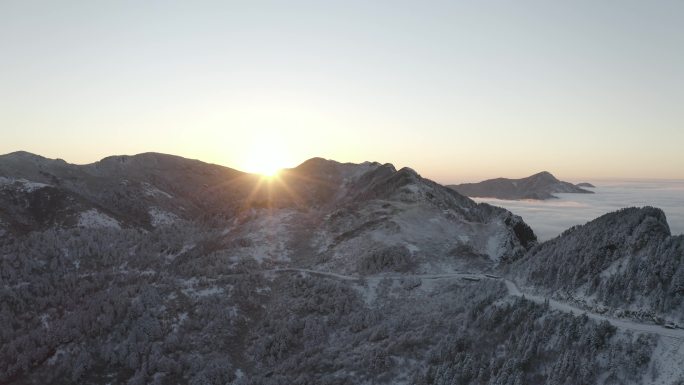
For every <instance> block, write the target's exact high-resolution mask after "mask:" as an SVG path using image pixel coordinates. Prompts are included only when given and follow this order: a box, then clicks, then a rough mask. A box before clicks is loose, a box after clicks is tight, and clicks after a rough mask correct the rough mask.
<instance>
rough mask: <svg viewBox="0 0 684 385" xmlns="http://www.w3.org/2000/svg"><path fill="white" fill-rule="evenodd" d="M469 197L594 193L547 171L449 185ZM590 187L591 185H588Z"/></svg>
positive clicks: (551, 195) (534, 197)
mask: <svg viewBox="0 0 684 385" xmlns="http://www.w3.org/2000/svg"><path fill="white" fill-rule="evenodd" d="M447 187H449V188H451V189H454V190H456V191H458V192H459V193H461V194H463V195H466V196H469V197H480V198H498V199H511V200H516V199H539V200H543V199H552V198H556V196H554V195H553V194H555V193H578V194H592V193H593V191H589V190H585V189H583V188H581V186H579V185H574V184H572V183H569V182H563V181H560V180H558V179H556V177H554V176H553V175H551V173H549V172H547V171H542V172H540V173H538V174H534V175H532V176H528V177H527V178H522V179H507V178H496V179H489V180H485V181H482V182H479V183H463V184H457V185H447ZM586 187H590V186H586Z"/></svg>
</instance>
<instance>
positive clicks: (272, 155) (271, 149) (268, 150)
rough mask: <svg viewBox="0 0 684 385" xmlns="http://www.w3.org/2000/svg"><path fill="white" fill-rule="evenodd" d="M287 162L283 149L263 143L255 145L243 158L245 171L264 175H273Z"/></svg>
mask: <svg viewBox="0 0 684 385" xmlns="http://www.w3.org/2000/svg"><path fill="white" fill-rule="evenodd" d="M286 163H287V161H286V159H285V155H284V154H283V151H282V149H281V148H279V147H278V146H275V145H272V144H266V143H263V144H261V145H258V146H255V148H253V149H252V150H251V151H250V152H249V154H248V156H247V159H246V160H245V167H244V169H245V171H247V172H250V173H254V174H260V175H263V176H265V177H269V178H270V177H274V176H276V175H278V172H279V171H280V170H282V169H283V168H285V164H286Z"/></svg>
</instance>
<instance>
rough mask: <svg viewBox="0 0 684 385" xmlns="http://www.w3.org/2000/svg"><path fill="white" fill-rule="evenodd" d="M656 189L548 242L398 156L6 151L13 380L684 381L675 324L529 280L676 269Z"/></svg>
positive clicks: (4, 220) (6, 371) (3, 299)
mask: <svg viewBox="0 0 684 385" xmlns="http://www.w3.org/2000/svg"><path fill="white" fill-rule="evenodd" d="M644 210H646V211H644V213H643V214H634V215H631V214H630V215H626V216H625V218H622V217H621V215H623V214H625V212H623V213H617V214H611V215H613V216H614V217H613V216H607V218H609V219H599V220H597V223H599V224H598V225H595V226H589V225H587V226H588V227H587V229H586V230H583V229H582V228H577V229H573V230H569V231H568V234H569V235H567V234H566V235H564V237H565V238H559V240H554V241H550V242H546V243H543V244H541V245H538V244H537V241H536V237H535V236H534V233H533V231H532V229H530V228H529V226H527V225H526V224H525V222H524V221H523V220H522V219H521V218H519V217H517V216H515V215H513V214H511V213H510V212H508V211H506V210H504V209H501V208H497V207H494V206H491V205H487V204H477V203H475V202H474V201H472V200H471V199H469V198H467V197H464V196H462V195H460V194H459V193H457V192H455V191H453V190H451V189H449V188H446V187H444V186H441V185H439V184H437V183H434V182H432V181H430V180H427V179H425V178H422V177H421V176H420V175H418V174H417V173H416V172H415V171H413V170H411V169H409V168H403V169H400V170H396V169H395V168H394V167H393V166H392V165H391V164H380V163H372V162H366V163H362V164H349V163H338V162H335V161H331V160H325V159H320V158H314V159H310V160H308V161H306V162H304V163H303V164H301V165H299V166H298V167H295V168H292V169H288V170H284V171H282V172H281V173H280V174H279V176H278V177H277V178H272V179H268V178H262V177H260V176H258V175H251V174H246V173H242V172H239V171H236V170H232V169H229V168H225V167H222V166H217V165H211V164H206V163H203V162H200V161H195V160H188V159H184V158H180V157H175V156H170V155H163V154H153V153H149V154H140V155H135V156H116V157H109V158H105V159H103V160H102V161H100V162H96V163H93V164H90V165H71V164H68V163H66V162H64V161H61V160H52V159H46V158H42V157H40V156H36V155H32V154H28V153H13V154H8V155H5V156H0V325H3V327H2V328H0V383H2V384H30V383H53V384H67V383H89V384H90V383H92V384H119V383H125V384H146V383H149V384H191V385H195V384H197V385H199V384H202V385H204V384H231V385H246V384H254V385H281V384H336V385H346V384H369V385H370V384H417V385H427V384H439V385H446V384H455V383H457V384H474V385H475V384H477V385H483V384H489V385H495V384H496V385H498V384H506V385H509V384H510V385H519V384H661V383H663V384H677V381H679V380H682V379H684V370H682V368H684V354H681V353H680V351H679V350H680V345H678V344H677V343H673V341H678V339H679V338H682V337H684V332H683V331H681V330H677V329H667V328H665V327H663V326H657V325H655V324H654V323H653V322H652V321H650V320H649V321H648V322H649V323H639V322H641V321H635V320H631V321H625V320H621V321H620V322H615V320H614V319H613V318H610V317H608V316H605V315H601V314H598V310H595V309H589V310H588V311H590V312H593V313H590V314H591V316H586V315H583V316H577V315H576V314H573V312H575V313H576V309H577V308H578V307H581V306H580V305H577V304H575V303H572V304H571V303H569V302H563V300H562V299H561V300H558V301H554V302H552V303H551V302H548V301H546V300H545V298H544V296H543V295H535V296H533V295H532V294H533V292H532V291H530V290H537V291H539V292H541V291H545V292H548V293H557V292H558V290H556V287H562V288H563V290H565V289H567V290H574V292H578V290H580V289H582V290H584V289H583V288H585V287H586V285H585V286H582V285H583V282H585V281H586V280H589V281H591V282H592V284H593V282H598V284H597V285H598V286H597V287H599V288H601V287H604V286H605V285H608V286H609V287H611V288H612V287H618V286H619V284H618V283H616V282H618V281H619V282H626V280H629V279H632V278H634V277H635V275H634V273H633V272H637V273H636V274H637V275H636V277H637V278H638V279H641V278H643V277H642V276H641V275H638V274H639V271H640V270H639V269H640V268H641V267H642V266H643V265H644V264H649V263H650V261H651V259H649V258H651V255H655V256H656V257H653V260H654V261H657V263H655V264H654V266H655V267H653V270H652V271H650V270H649V273H648V274H647V275H646V277H659V278H660V279H661V280H662V281H663V282H664V281H665V280H669V279H674V276H677V274H679V273H678V271H679V270H677V269H679V267H678V266H679V265H678V264H677V263H675V262H674V260H673V259H672V258H670V257H668V255H670V254H672V253H675V254H676V253H678V252H679V251H678V250H681V245H680V243H681V237H679V238H677V237H670V236H669V233H668V231H667V225H666V224H665V222H664V218H663V217H662V215H661V214H662V213H659V212H658V211H657V210H655V209H644ZM637 212H641V211H638V210H637ZM611 218H612V219H611ZM573 234H574V235H573ZM678 242H679V243H678ZM677 245H680V246H677ZM604 246H605V247H604ZM601 247H604V248H603V249H601ZM596 250H599V251H596ZM556 252H557V253H558V254H557V255H556V254H555V253H556ZM599 252H600V254H596V253H599ZM601 253H602V254H601ZM623 255H628V257H624V256H623ZM594 257H596V258H594ZM632 259H633V260H634V262H632ZM618 260H624V261H627V260H629V263H627V264H626V265H625V266H626V267H624V268H623V267H619V266H618V267H615V266H616V265H615V261H618ZM568 261H572V262H571V263H572V264H573V266H572V267H566V266H565V264H567V263H568ZM586 261H594V262H591V263H588V262H587V263H588V264H586V263H585V262H586ZM609 261H611V262H609ZM677 261H678V260H677ZM668 264H669V265H668ZM665 265H667V266H670V267H667V268H665ZM606 266H607V267H606ZM673 266H674V267H673ZM599 267H600V269H599ZM671 268H674V269H675V271H676V272H677V273H676V274H674V275H673V276H672V277H671V276H670V275H668V274H669V273H668V272H669V271H671ZM544 269H548V271H547V270H544ZM575 269H576V270H575ZM592 269H597V271H600V272H601V273H596V272H594V271H593V270H592ZM508 270H510V272H509V273H510V276H507V277H502V276H501V275H502V274H503V273H505V272H506V271H508ZM623 270H624V271H623ZM615 271H620V272H623V273H624V274H623V275H615V274H614V276H615V277H616V280H617V281H615V282H614V281H612V280H611V279H612V278H611V279H608V278H609V277H608V275H609V274H613V273H614V272H615ZM627 272H629V274H627ZM547 273H548V275H549V277H555V281H553V280H550V278H549V279H547V277H542V275H543V274H547ZM604 273H605V274H604ZM597 274H598V278H596V276H597ZM602 274H603V275H602ZM621 274H622V273H621ZM514 277H518V278H514ZM569 277H577V278H576V279H575V278H573V279H574V280H573V281H572V285H566V286H554V285H558V282H561V281H564V280H567V279H569ZM515 279H519V280H520V281H519V282H518V283H520V284H521V285H520V287H518V286H517V285H516V282H515ZM606 282H607V283H606ZM672 282H676V281H672ZM655 283H657V280H651V279H646V280H641V281H638V282H635V283H634V284H635V285H638V286H637V287H635V288H633V290H631V291H630V292H636V291H637V290H639V289H643V293H645V294H646V295H648V296H649V297H648V298H659V297H658V295H659V294H658V290H659V289H656V290H655V291H651V292H649V291H648V290H647V289H648V288H651V287H652V286H653V285H654V284H655ZM523 284H524V285H523ZM601 285H604V286H601ZM662 285H663V286H662V287H663V288H665V286H666V285H665V284H664V283H662ZM608 286H606V287H608ZM675 287H676V285H674V283H669V284H667V288H669V289H668V290H670V291H672V290H674V289H672V288H675ZM577 288H580V289H577ZM559 290H560V289H559ZM601 290H602V289H601ZM663 290H664V289H663ZM597 291H598V289H597ZM675 292H676V290H675ZM583 293H584V294H587V295H588V292H586V291H585V292H583ZM616 293H617V292H616ZM526 294H528V295H529V296H528V297H527V298H526V297H525V295H526ZM677 295H679V294H677ZM610 298H613V297H610ZM616 298H617V297H616ZM674 298H678V297H674ZM566 299H567V298H566ZM633 303H637V302H633ZM679 303H680V302H676V301H674V302H669V303H668V304H662V306H664V308H666V307H667V306H673V307H672V308H671V309H673V311H680V310H679V309H681V307H677V306H680V305H678V304H679ZM668 314H670V313H668ZM644 322H645V321H644Z"/></svg>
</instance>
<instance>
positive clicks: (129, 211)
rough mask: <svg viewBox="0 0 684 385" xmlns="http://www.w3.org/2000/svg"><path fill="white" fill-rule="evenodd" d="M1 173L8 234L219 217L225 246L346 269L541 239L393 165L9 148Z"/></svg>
mask: <svg viewBox="0 0 684 385" xmlns="http://www.w3.org/2000/svg"><path fill="white" fill-rule="evenodd" d="M0 176H2V178H3V179H2V181H3V182H2V187H0V199H3V201H2V202H1V203H3V204H2V206H0V207H1V208H2V211H0V220H2V223H4V224H5V225H4V227H5V230H6V231H12V230H14V231H21V230H24V231H26V230H33V229H45V228H48V227H50V226H56V227H69V226H80V227H84V226H89V227H93V226H95V227H97V226H105V227H141V228H146V229H150V228H152V227H154V226H158V225H160V224H169V223H172V222H174V221H179V220H186V221H203V222H210V221H211V220H221V221H228V222H229V223H231V224H232V226H229V228H227V229H226V235H225V237H224V239H222V240H221V242H222V244H225V245H230V244H240V245H243V246H242V247H240V248H237V249H236V251H235V253H236V254H239V255H245V254H247V255H250V256H252V257H254V258H255V259H257V260H264V259H272V260H276V261H288V260H290V259H295V260H297V261H298V262H299V263H300V264H307V265H311V264H314V263H315V264H323V265H326V266H329V267H330V268H333V267H334V268H336V269H341V270H344V271H349V270H350V269H351V270H357V269H361V267H360V265H357V264H365V265H368V266H370V265H373V266H375V267H372V268H371V269H389V270H392V269H393V268H394V267H393V266H394V264H395V263H396V264H397V266H398V265H402V266H403V267H401V268H402V269H404V268H409V267H411V268H418V267H419V266H423V265H424V267H425V268H428V269H432V270H434V269H440V268H441V267H440V264H442V263H443V264H445V266H449V265H455V264H458V263H461V262H463V261H467V262H468V263H470V262H472V263H476V264H477V263H480V264H482V263H485V264H486V263H487V262H488V261H489V260H494V261H499V260H512V259H515V258H518V257H520V256H521V255H522V254H523V253H524V252H525V250H526V249H527V248H529V247H530V246H532V245H533V244H534V243H535V236H534V233H533V232H532V231H531V230H530V229H529V227H528V226H527V225H526V224H525V223H524V222H523V221H522V220H521V219H520V218H519V217H517V216H515V215H512V214H511V213H510V212H508V211H506V210H503V209H500V208H496V207H493V206H489V205H487V204H477V203H475V202H473V201H472V200H470V199H468V198H466V197H463V196H461V195H459V194H457V193H455V192H453V191H451V190H449V189H446V188H444V187H443V186H441V185H438V184H436V183H434V182H432V181H429V180H426V179H424V178H421V177H420V176H419V175H418V174H417V173H416V172H415V171H413V170H411V169H408V168H404V169H401V170H398V171H397V170H396V169H395V168H394V166H392V165H390V164H384V165H382V164H379V163H370V162H367V163H363V164H341V163H338V162H335V161H329V160H324V159H320V158H314V159H310V160H308V161H306V162H304V163H303V164H301V165H300V166H298V167H295V168H293V169H288V170H284V171H282V172H281V173H280V175H279V177H278V178H274V179H264V178H261V177H259V176H257V175H250V174H246V173H242V172H239V171H236V170H232V169H229V168H226V167H222V166H217V165H212V164H206V163H203V162H200V161H195V160H189V159H184V158H180V157H175V156H170V155H163V154H155V153H147V154H140V155H135V156H113V157H108V158H105V159H103V160H101V161H99V162H96V163H93V164H89V165H72V164H68V163H65V162H64V161H61V160H51V159H46V158H42V157H40V156H37V155H32V154H28V153H13V154H9V155H5V156H2V157H0ZM236 240H237V241H236ZM264 245H268V246H264ZM397 245H400V246H397ZM388 250H391V251H388ZM350 258H352V259H353V260H354V262H353V263H352V262H351V261H349V259H350ZM378 258H379V259H382V262H378V261H375V260H374V259H378ZM357 260H358V261H357ZM395 260H396V261H395ZM361 261H365V262H361ZM376 265H377V266H376ZM404 265H405V266H404Z"/></svg>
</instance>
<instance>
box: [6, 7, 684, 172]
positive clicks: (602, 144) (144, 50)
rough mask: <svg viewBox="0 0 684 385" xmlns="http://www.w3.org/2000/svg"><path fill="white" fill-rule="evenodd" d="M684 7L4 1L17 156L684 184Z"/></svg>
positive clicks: (11, 130) (10, 129)
mask: <svg viewBox="0 0 684 385" xmlns="http://www.w3.org/2000/svg"><path fill="white" fill-rule="evenodd" d="M683 20H684V1H681V0H677V1H643V0H641V1H625V0H619V1H618V0H616V1H595V0H592V1H548V0H543V1H482V0H479V1H444V2H428V1H412V2H405V1H396V0H395V1H386V2H381V1H367V0H366V1H310V2H306V1H278V2H266V1H245V2H231V1H213V2H210V1H185V2H173V1H156V2H155V1H93V0H89V1H31V0H21V1H7V0H0V153H6V152H11V151H15V150H19V149H23V150H27V151H31V152H35V153H39V154H41V155H44V156H48V157H60V158H63V159H65V160H67V161H70V162H75V163H86V162H92V161H95V160H98V159H100V158H102V157H104V156H106V155H111V154H133V153H139V152H145V151H159V152H166V153H173V154H178V155H182V156H187V157H192V158H199V159H202V160H206V161H210V162H215V163H220V164H224V165H227V166H230V167H234V168H238V169H248V170H249V169H250V168H252V169H253V168H255V167H257V165H258V163H259V162H258V159H259V158H261V157H264V158H266V159H272V161H275V162H277V163H278V164H281V165H282V166H293V165H296V164H298V163H299V162H301V161H303V160H305V159H307V158H310V157H313V156H322V157H326V158H333V159H336V160H340V161H354V162H358V161H363V160H377V161H381V162H392V163H394V164H395V165H397V166H399V167H401V166H410V167H412V168H414V169H416V170H417V171H418V172H420V173H421V174H423V175H424V176H427V177H430V178H433V179H436V180H438V181H441V182H456V181H465V180H475V179H480V178H485V177H495V176H510V177H521V176H525V175H529V174H532V173H533V172H537V171H540V170H549V171H551V172H553V173H554V174H556V175H557V176H559V177H563V178H581V177H587V178H591V177H593V178H597V177H653V178H684V150H683V149H682V147H683V146H684V22H683Z"/></svg>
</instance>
